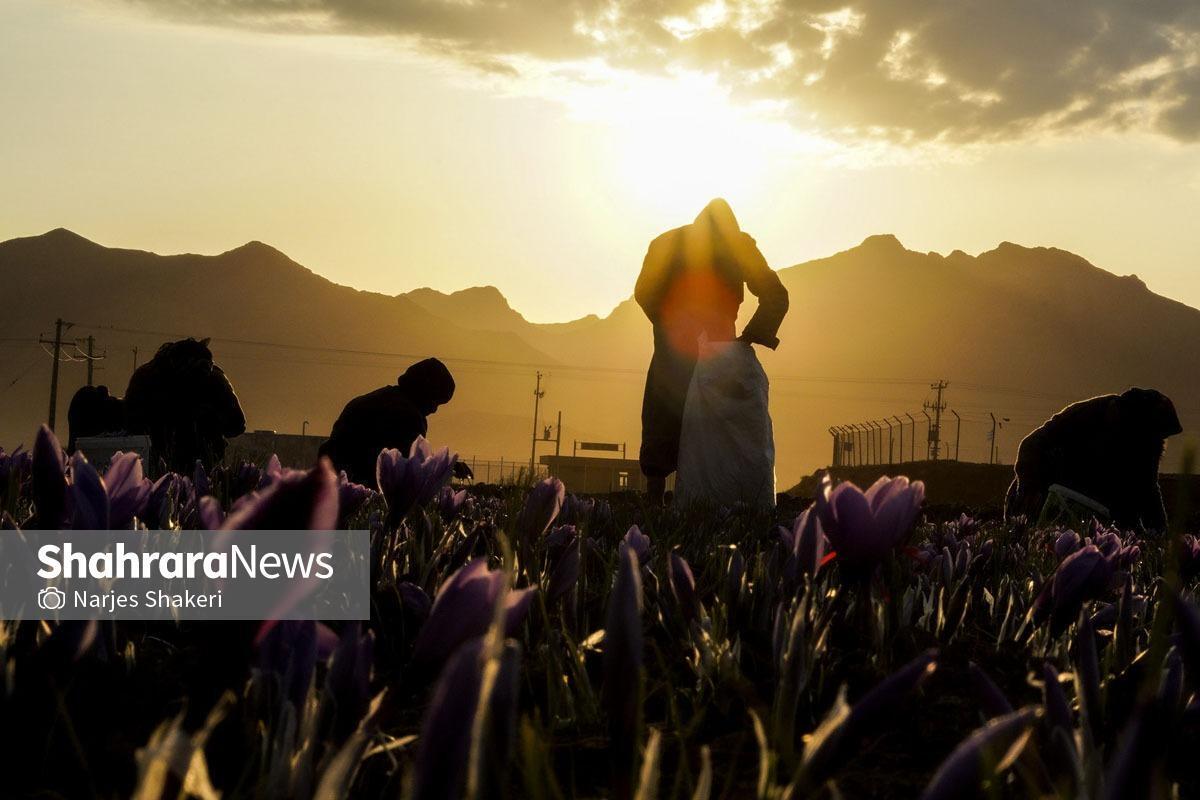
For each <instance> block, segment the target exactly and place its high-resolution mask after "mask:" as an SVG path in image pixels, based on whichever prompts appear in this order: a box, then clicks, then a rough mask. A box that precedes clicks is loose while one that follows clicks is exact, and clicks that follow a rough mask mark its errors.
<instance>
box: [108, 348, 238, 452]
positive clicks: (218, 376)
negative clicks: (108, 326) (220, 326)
mask: <svg viewBox="0 0 1200 800" xmlns="http://www.w3.org/2000/svg"><path fill="white" fill-rule="evenodd" d="M125 414H126V422H127V427H128V430H129V432H130V433H144V434H148V435H149V436H150V446H151V448H152V450H153V452H154V454H155V455H154V457H155V459H161V460H162V461H164V462H165V463H166V466H167V469H170V470H173V471H175V472H179V473H182V474H184V475H188V474H191V472H192V470H193V469H194V468H195V466H196V461H197V460H199V461H200V462H201V463H203V464H204V466H205V468H206V469H211V468H212V467H213V466H214V465H216V464H217V463H218V462H220V460H221V459H222V458H223V457H224V456H225V440H226V439H228V438H230V437H233V436H240V435H241V434H243V433H245V432H246V415H245V414H243V413H242V406H241V404H240V403H239V402H238V397H237V394H236V393H235V392H234V391H233V385H232V384H230V383H229V379H228V378H227V377H225V373H224V372H223V371H222V370H221V368H220V367H218V366H217V365H216V364H215V363H213V354H212V351H211V350H209V349H208V339H201V340H196V339H181V340H179V341H178V342H167V343H166V344H164V345H163V346H162V347H160V348H158V352H157V353H155V354H154V358H152V359H150V360H149V361H147V362H146V363H145V364H142V365H141V366H140V367H138V368H137V369H136V370H135V371H134V373H133V376H132V377H130V379H129V388H128V389H126V390H125Z"/></svg>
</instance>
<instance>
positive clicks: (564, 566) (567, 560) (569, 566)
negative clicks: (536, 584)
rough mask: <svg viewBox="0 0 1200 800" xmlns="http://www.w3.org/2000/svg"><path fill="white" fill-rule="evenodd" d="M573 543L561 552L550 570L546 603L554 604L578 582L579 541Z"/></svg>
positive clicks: (575, 538)
mask: <svg viewBox="0 0 1200 800" xmlns="http://www.w3.org/2000/svg"><path fill="white" fill-rule="evenodd" d="M573 539H574V541H573V542H572V543H571V544H569V545H567V546H566V547H565V548H563V549H562V550H561V552H560V553H559V555H558V558H556V559H555V560H554V566H553V567H552V568H551V570H550V583H549V585H548V586H547V587H546V602H547V603H556V602H558V600H559V599H560V598H562V597H563V596H565V595H566V594H567V592H569V591H571V589H573V588H575V583H576V582H577V581H578V580H579V541H578V537H573Z"/></svg>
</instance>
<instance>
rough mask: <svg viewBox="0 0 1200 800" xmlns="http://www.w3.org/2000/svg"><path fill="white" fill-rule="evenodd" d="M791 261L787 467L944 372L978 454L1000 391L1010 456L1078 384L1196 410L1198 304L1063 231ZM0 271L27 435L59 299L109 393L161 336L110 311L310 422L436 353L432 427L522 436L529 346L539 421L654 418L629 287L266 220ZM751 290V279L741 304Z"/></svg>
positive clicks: (254, 398) (606, 435) (506, 440)
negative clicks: (590, 308) (529, 303)
mask: <svg viewBox="0 0 1200 800" xmlns="http://www.w3.org/2000/svg"><path fill="white" fill-rule="evenodd" d="M779 275H780V278H781V280H783V282H784V284H785V286H787V288H788V290H789V292H790V294H791V298H792V309H791V312H790V313H789V315H788V317H787V318H786V319H785V321H784V323H783V326H782V327H781V330H780V338H781V340H782V344H781V346H780V347H779V349H778V350H777V351H769V350H765V349H760V350H758V353H759V356H760V359H761V360H762V362H763V364H764V366H765V368H766V369H767V372H768V375H770V376H771V378H772V384H773V385H772V412H773V416H774V418H775V422H776V441H777V450H778V452H779V462H778V463H779V471H780V485H791V484H793V483H795V482H796V481H797V480H798V479H799V478H800V477H801V476H802V475H804V474H808V473H811V471H812V469H814V468H816V467H818V466H821V465H823V464H825V463H827V462H828V461H829V458H830V456H829V452H828V451H829V449H830V440H829V436H828V434H827V433H826V432H825V431H826V429H827V428H828V427H829V426H830V425H834V424H844V423H848V422H852V421H855V420H865V419H880V418H882V417H883V416H891V415H897V414H899V413H900V412H901V411H903V410H904V409H905V408H907V410H908V412H910V413H911V412H913V411H914V410H916V409H919V408H920V406H921V403H922V401H923V400H924V399H926V398H925V396H924V395H925V393H926V389H925V388H923V387H925V386H928V384H929V382H931V381H933V380H935V379H937V378H939V377H946V378H948V379H949V380H950V381H951V389H950V395H949V397H950V403H951V406H952V407H953V408H954V409H955V410H956V411H959V412H961V413H962V414H963V415H964V417H966V421H965V422H964V431H963V440H964V444H963V454H964V458H975V459H977V460H979V459H984V460H986V457H985V456H984V453H985V452H986V447H987V446H988V445H987V443H986V441H985V438H984V437H985V436H986V435H987V434H988V433H989V430H988V429H987V428H988V423H987V417H986V414H987V413H989V412H995V413H998V415H999V416H1001V417H1007V418H1008V419H1009V420H1011V421H1010V422H1009V423H1006V426H1005V427H1004V428H1002V429H1001V430H999V431H998V439H997V441H998V442H999V443H1000V445H1001V450H1002V457H1007V456H1011V453H1012V451H1013V449H1014V448H1015V443H1016V441H1017V440H1018V439H1019V438H1020V435H1022V434H1023V432H1024V431H1026V430H1028V429H1030V428H1031V427H1033V426H1034V425H1036V424H1037V423H1038V422H1039V421H1040V420H1041V419H1044V418H1045V417H1046V416H1049V414H1050V413H1053V411H1054V410H1057V408H1058V407H1061V405H1063V404H1065V403H1066V402H1069V401H1070V400H1073V399H1078V398H1080V397H1083V396H1089V395H1091V394H1098V393H1103V392H1108V391H1119V390H1121V389H1123V388H1125V387H1126V386H1127V385H1132V384H1142V385H1154V386H1158V387H1159V388H1163V389H1164V390H1165V391H1168V394H1171V395H1172V396H1174V397H1175V398H1176V402H1177V405H1179V406H1180V413H1181V416H1182V417H1184V419H1185V427H1189V428H1190V427H1191V425H1190V424H1189V420H1191V421H1195V422H1198V423H1200V406H1198V404H1197V402H1196V400H1197V398H1200V379H1197V378H1193V377H1191V376H1189V375H1187V374H1185V373H1186V371H1184V370H1181V369H1179V368H1178V358H1179V354H1180V353H1186V352H1188V349H1187V348H1189V347H1191V346H1194V342H1195V341H1196V340H1197V339H1200V311H1197V310H1196V309H1193V308H1191V307H1189V306H1187V305H1185V304H1183V303H1180V302H1179V301H1175V300H1172V299H1170V298H1164V297H1162V296H1161V295H1157V294H1155V293H1153V292H1151V291H1150V290H1149V289H1148V288H1147V287H1146V286H1145V284H1144V283H1142V282H1141V281H1140V279H1138V278H1136V276H1117V275H1114V274H1112V273H1109V272H1107V271H1105V270H1103V269H1102V268H1100V267H1097V266H1095V265H1093V264H1091V263H1090V262H1088V261H1087V260H1086V259H1083V258H1081V257H1079V256H1077V255H1075V254H1072V253H1070V252H1069V251H1066V250H1060V249H1057V248H1047V247H1025V246H1022V245H1016V244H1012V243H1010V242H1004V243H1001V244H999V245H997V246H996V247H995V248H992V249H991V250H987V251H983V252H981V253H980V254H978V255H976V256H971V255H968V254H966V253H964V252H963V251H961V250H954V251H951V252H950V253H949V254H948V255H941V254H938V253H921V252H918V251H914V250H909V249H907V248H905V247H904V246H903V244H902V243H901V242H900V240H899V239H898V238H897V237H895V236H894V235H891V234H879V235H875V236H870V237H867V238H866V239H864V241H863V242H862V243H861V244H860V245H858V246H855V247H852V248H849V249H847V250H843V251H840V252H838V253H835V254H833V255H830V256H827V257H824V258H820V259H815V260H812V261H807V262H803V263H799V264H794V265H791V266H788V267H784V268H782V269H780V270H779ZM0 286H3V287H5V289H6V290H7V291H6V292H5V294H6V296H7V299H8V300H9V302H8V303H7V304H6V305H7V306H8V310H7V312H6V314H5V315H3V316H0V336H3V337H7V338H9V339H17V340H25V341H28V342H29V343H30V344H29V345H28V346H27V349H25V350H24V352H23V353H20V352H18V351H19V349H20V348H18V346H17V345H13V347H14V348H17V349H16V350H13V349H6V350H5V351H4V352H8V353H17V355H19V359H15V361H20V362H21V363H13V366H12V368H11V369H7V370H6V371H5V372H4V373H0V379H2V380H5V382H7V380H11V378H9V377H6V376H7V374H8V373H10V372H16V371H17V368H18V367H20V366H22V365H23V364H24V363H25V362H26V360H28V361H29V362H30V363H31V364H32V371H31V372H30V374H29V377H28V378H25V379H20V378H19V382H18V383H17V385H16V386H15V387H14V390H13V391H11V392H9V393H8V396H6V397H5V398H4V399H3V400H0V402H2V403H3V407H4V409H5V410H4V414H3V415H0V416H2V419H0V444H4V445H5V446H8V444H10V443H14V444H15V443H16V442H17V441H24V440H27V439H28V437H29V435H30V434H31V432H32V430H33V429H34V427H35V426H36V423H37V422H38V421H39V419H41V418H42V416H43V413H44V409H45V387H46V386H47V385H48V377H49V376H48V373H49V363H48V360H45V361H40V362H39V361H36V359H37V358H39V357H41V358H44V356H40V355H39V353H40V351H39V350H37V349H36V346H35V344H34V342H35V340H36V338H37V336H38V334H45V333H46V331H47V330H48V329H49V330H52V328H53V320H54V319H55V318H56V317H62V318H63V319H68V320H72V321H74V322H77V323H80V326H79V327H77V328H76V329H73V331H72V332H71V334H70V335H72V336H74V335H81V336H82V335H86V334H87V333H92V334H93V335H95V336H96V337H97V339H98V341H99V342H100V343H101V345H102V346H103V347H104V348H105V349H106V351H107V352H108V354H109V356H108V358H107V359H106V361H104V362H100V363H99V364H98V365H97V366H99V367H101V368H102V371H101V372H100V373H98V375H99V377H98V382H108V383H109V384H111V385H112V386H113V387H114V391H116V392H117V393H120V392H121V391H123V388H124V382H125V381H126V380H127V379H128V378H127V376H128V373H129V371H130V370H131V369H132V358H131V356H132V348H133V347H138V348H139V353H140V356H139V357H140V358H142V359H144V358H146V357H147V356H148V354H149V353H150V352H152V349H153V348H154V347H157V345H158V344H159V343H161V339H162V337H161V336H159V337H154V336H149V335H141V334H137V333H119V332H118V331H116V330H114V328H120V329H125V330H129V331H138V330H144V331H177V332H180V333H192V334H194V335H198V336H200V335H205V336H213V337H215V338H214V351H215V352H216V354H217V357H218V359H219V361H220V363H222V365H223V366H225V368H226V370H227V372H229V374H230V376H231V379H232V380H233V381H234V384H235V386H237V387H238V390H239V392H240V393H241V395H242V397H243V404H244V405H245V406H246V409H247V415H248V419H249V422H250V427H251V428H272V429H277V430H287V431H298V430H299V429H300V428H301V422H302V421H308V422H309V423H310V425H309V426H308V429H309V430H310V431H312V432H316V433H322V432H323V431H325V430H327V429H328V425H329V424H330V423H331V422H332V419H333V418H334V417H335V416H336V415H337V413H338V411H340V409H341V406H342V404H343V403H344V402H345V401H346V400H348V399H349V398H350V397H352V396H354V395H355V394H359V393H362V392H363V391H367V390H369V389H372V388H375V387H377V386H379V385H381V384H385V383H390V382H392V381H394V380H395V377H396V375H398V374H399V372H401V371H402V370H403V368H404V367H405V366H406V365H407V363H410V362H411V361H413V360H416V358H418V357H423V356H424V355H436V356H439V357H441V358H443V359H445V360H447V363H448V364H450V366H451V368H452V371H453V372H454V374H455V376H456V380H457V381H458V383H459V392H458V394H457V395H456V397H455V399H454V401H453V402H451V403H450V404H449V405H447V406H446V407H445V408H444V409H443V410H441V411H439V413H438V414H437V415H435V416H434V417H433V418H431V431H430V435H431V437H433V438H434V439H435V440H436V441H441V442H444V443H447V444H451V445H453V446H455V447H456V448H457V449H458V450H459V451H460V452H462V453H463V454H464V455H478V456H479V457H481V458H488V457H491V458H496V457H500V456H504V457H505V458H506V459H509V460H511V459H513V458H514V457H521V456H520V454H521V453H525V454H527V453H528V451H529V430H528V425H511V426H508V427H504V428H503V429H501V427H502V425H501V423H499V422H497V423H496V424H494V425H481V424H480V423H479V422H478V420H480V419H494V420H510V419H518V418H520V417H521V416H522V415H528V414H531V413H532V410H533V408H532V406H533V403H532V402H531V400H532V398H531V397H529V395H530V394H532V390H533V384H534V374H533V373H534V371H535V366H534V365H537V367H536V368H537V369H541V370H542V371H543V373H544V376H543V378H544V380H543V389H544V390H545V391H547V397H546V399H545V400H544V401H543V403H542V406H541V408H542V412H543V414H544V415H545V417H544V419H543V422H551V421H553V418H552V415H553V413H554V412H556V411H557V410H558V409H560V408H561V409H562V410H563V411H564V424H565V426H566V427H567V429H568V431H569V432H572V433H574V434H577V435H578V436H580V437H581V438H588V439H593V440H602V441H624V442H626V443H627V444H628V445H629V446H630V447H629V449H630V451H631V452H633V451H636V442H637V440H638V438H639V436H640V432H639V431H640V426H639V422H638V420H639V408H640V401H641V391H642V382H643V380H644V370H645V368H646V365H647V363H648V361H649V357H650V347H651V337H650V326H649V323H648V322H647V321H646V319H645V317H644V315H643V314H642V313H641V310H640V309H639V308H638V307H637V305H636V303H634V302H633V301H632V299H626V300H625V301H623V302H622V303H620V304H618V305H617V306H616V307H615V308H614V309H613V310H612V311H611V312H610V313H609V314H608V315H607V316H603V317H601V316H598V315H590V316H587V317H583V318H580V319H577V320H572V321H569V322H564V323H551V324H542V323H533V322H529V321H528V320H527V319H525V317H524V316H523V315H521V314H520V313H519V312H518V311H516V310H515V309H513V308H512V307H511V305H510V304H509V303H508V300H507V299H506V298H505V297H504V295H503V293H502V292H500V290H499V289H497V288H496V287H494V286H484V287H470V288H468V289H463V290H459V291H456V292H449V293H446V292H440V291H437V290H434V289H430V288H428V287H425V288H420V289H415V290H412V291H410V292H405V293H402V294H399V295H385V294H382V293H379V292H369V291H361V290H358V289H354V288H352V287H347V286H343V285H340V284H337V283H335V282H333V281H331V280H329V279H328V278H325V277H324V276H322V275H320V274H319V273H317V272H315V271H313V270H312V269H310V268H308V267H306V266H304V265H301V264H299V263H297V262H295V261H294V260H292V259H291V258H289V257H288V256H287V255H286V254H285V253H283V252H282V251H280V250H278V249H276V248H274V247H272V246H270V245H268V244H265V243H263V242H260V241H250V242H247V243H245V244H243V245H240V246H238V247H235V248H233V249H231V250H228V251H225V252H224V253H221V254H218V255H215V256H204V255H196V254H178V255H158V254H154V253H150V252H147V251H140V250H125V249H119V248H108V247H105V246H103V245H99V244H96V243H95V242H91V241H90V240H88V239H86V238H84V237H81V236H79V235H78V234H74V233H72V232H70V231H68V230H66V229H56V230H54V231H49V232H47V233H45V234H42V235H41V236H38V237H23V238H19V239H12V240H9V241H7V242H3V243H0ZM630 288H632V287H630ZM754 305H755V303H754V301H753V298H752V297H750V296H748V297H747V302H746V303H745V304H744V305H743V316H748V315H749V314H750V313H751V312H752V310H753V308H754ZM86 325H92V326H95V327H92V328H86ZM248 341H260V342H272V343H275V344H273V345H271V346H262V345H254V346H252V345H249V344H246V342H248ZM20 347H26V346H25V345H21V346H20ZM388 353H394V354H397V355H394V356H389V355H386V354H388ZM398 354H408V355H405V356H402V355H398ZM6 360H8V359H6ZM82 380H83V377H82V367H81V366H80V365H73V364H66V365H64V368H63V381H62V388H61V391H60V397H59V409H60V419H62V416H61V415H63V414H65V408H66V406H67V403H68V401H69V399H70V395H71V393H73V392H74V390H75V388H77V386H78V385H80V384H81V383H82ZM981 387H993V388H991V389H988V388H981ZM914 416H915V417H917V418H918V419H921V417H920V415H919V414H914ZM919 433H921V432H920V431H918V434H919ZM911 435H912V434H911V432H906V436H909V437H911ZM464 437H465V438H464ZM460 439H461V440H460ZM911 445H912V443H911V442H909V448H910V449H911ZM526 457H527V456H526Z"/></svg>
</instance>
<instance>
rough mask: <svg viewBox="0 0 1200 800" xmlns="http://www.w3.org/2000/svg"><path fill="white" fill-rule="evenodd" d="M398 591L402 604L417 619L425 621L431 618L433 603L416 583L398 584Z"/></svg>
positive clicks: (402, 582)
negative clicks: (430, 611)
mask: <svg viewBox="0 0 1200 800" xmlns="http://www.w3.org/2000/svg"><path fill="white" fill-rule="evenodd" d="M396 590H397V591H398V592H399V593H400V602H402V603H404V607H405V608H407V609H408V610H409V611H411V612H412V613H413V615H414V616H416V617H417V619H422V620H423V619H425V618H426V617H428V616H429V610H430V608H431V607H432V606H433V601H432V600H430V599H429V595H427V594H425V590H424V589H422V588H421V587H420V586H417V585H416V584H415V583H411V582H409V581H401V582H400V583H399V584H397V586H396Z"/></svg>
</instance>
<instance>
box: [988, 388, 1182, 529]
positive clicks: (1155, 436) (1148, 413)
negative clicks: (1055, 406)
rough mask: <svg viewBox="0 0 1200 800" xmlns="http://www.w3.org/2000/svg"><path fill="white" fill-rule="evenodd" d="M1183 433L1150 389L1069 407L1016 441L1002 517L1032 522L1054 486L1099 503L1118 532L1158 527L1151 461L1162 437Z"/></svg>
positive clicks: (1160, 511)
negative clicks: (1010, 481)
mask: <svg viewBox="0 0 1200 800" xmlns="http://www.w3.org/2000/svg"><path fill="white" fill-rule="evenodd" d="M1182 432H1183V427H1182V426H1181V425H1180V424H1179V416H1178V415H1177V414H1176V413H1175V406H1174V404H1172V403H1171V400H1170V398H1168V397H1167V396H1166V395H1164V394H1162V393H1161V392H1156V391H1154V390H1153V389H1130V390H1128V391H1126V392H1124V393H1122V394H1119V395H1118V394H1107V395H1103V396H1101V397H1093V398H1091V399H1090V400H1081V401H1080V402H1078V403H1073V404H1071V405H1069V406H1067V407H1066V408H1064V409H1063V410H1062V411H1060V412H1058V413H1057V414H1055V415H1054V416H1053V417H1051V418H1050V419H1049V420H1047V421H1046V422H1045V423H1043V424H1042V426H1041V427H1040V428H1038V429H1037V430H1035V431H1033V433H1030V434H1029V435H1028V436H1026V437H1025V438H1024V439H1023V440H1022V441H1021V446H1020V448H1019V449H1018V451H1017V463H1016V465H1015V467H1014V471H1015V472H1016V478H1015V479H1014V480H1013V482H1012V485H1011V486H1010V487H1009V489H1008V497H1007V498H1006V500H1005V503H1004V516H1005V518H1006V519H1009V518H1012V517H1014V516H1017V515H1021V514H1023V515H1025V516H1026V517H1027V518H1028V519H1029V520H1030V521H1035V520H1037V519H1038V517H1039V516H1040V515H1041V512H1042V507H1043V506H1044V505H1045V503H1046V500H1047V498H1048V497H1049V494H1050V487H1051V486H1052V485H1055V484H1057V485H1059V486H1062V487H1064V488H1066V489H1069V490H1071V491H1073V492H1077V493H1079V494H1082V495H1084V496H1086V497H1087V498H1089V499H1091V500H1093V501H1095V502H1096V503H1099V504H1100V505H1102V506H1104V507H1105V508H1106V509H1108V512H1109V514H1110V516H1111V517H1112V521H1113V522H1114V523H1115V524H1117V525H1119V526H1121V527H1123V528H1137V527H1138V526H1139V525H1141V526H1142V527H1144V528H1146V529H1148V530H1163V529H1165V528H1166V527H1167V515H1166V511H1165V509H1164V508H1163V501H1162V495H1161V494H1160V492H1159V488H1158V464H1159V461H1160V460H1161V459H1162V454H1163V448H1164V447H1165V446H1166V440H1167V438H1168V437H1170V436H1174V435H1176V434H1178V433H1182Z"/></svg>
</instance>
